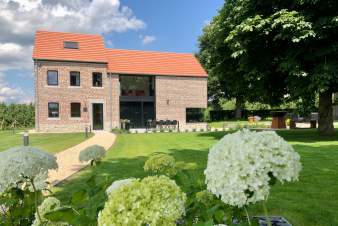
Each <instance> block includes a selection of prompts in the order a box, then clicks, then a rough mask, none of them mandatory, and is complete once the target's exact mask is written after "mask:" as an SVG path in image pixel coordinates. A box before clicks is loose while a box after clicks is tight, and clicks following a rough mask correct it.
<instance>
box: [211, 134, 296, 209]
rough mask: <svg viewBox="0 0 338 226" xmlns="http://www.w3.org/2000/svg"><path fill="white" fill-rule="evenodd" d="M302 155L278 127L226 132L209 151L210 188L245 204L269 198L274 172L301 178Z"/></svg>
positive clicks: (226, 200) (231, 201)
mask: <svg viewBox="0 0 338 226" xmlns="http://www.w3.org/2000/svg"><path fill="white" fill-rule="evenodd" d="M300 170H301V163H300V156H299V154H298V153H297V152H295V151H294V149H293V148H292V146H291V145H290V144H288V143H287V142H286V141H285V140H284V139H283V138H281V137H280V136H278V135H277V134H276V133H275V132H274V131H263V132H254V131H253V132H252V131H249V130H242V131H238V132H236V133H233V134H229V135H226V136H224V137H223V138H222V139H221V140H220V141H219V142H218V143H216V144H215V145H214V146H213V147H212V148H211V149H210V152H209V155H208V164H207V168H206V170H205V171H204V174H205V176H206V184H207V188H208V190H209V191H210V192H212V193H213V194H215V195H216V196H218V197H220V198H221V200H222V201H223V202H224V203H227V204H229V205H232V206H237V207H243V206H244V205H248V204H250V203H255V202H257V201H261V200H265V199H266V198H267V197H268V195H269V190H270V185H269V182H270V179H271V176H273V177H275V178H276V179H277V180H279V181H280V182H282V183H283V182H285V181H288V182H290V181H295V180H298V175H299V172H300Z"/></svg>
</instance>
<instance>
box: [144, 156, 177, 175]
mask: <svg viewBox="0 0 338 226" xmlns="http://www.w3.org/2000/svg"><path fill="white" fill-rule="evenodd" d="M143 169H144V171H145V172H148V173H151V174H154V175H166V176H168V177H173V176H175V175H176V174H177V169H176V163H175V159H174V157H172V156H170V155H167V154H161V153H158V154H155V155H152V156H150V157H149V159H148V160H147V161H146V162H145V164H144V167H143Z"/></svg>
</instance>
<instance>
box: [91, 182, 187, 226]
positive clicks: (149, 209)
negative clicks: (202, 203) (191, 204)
mask: <svg viewBox="0 0 338 226" xmlns="http://www.w3.org/2000/svg"><path fill="white" fill-rule="evenodd" d="M124 182H126V180H124ZM185 202H186V195H185V193H183V192H182V191H181V189H180V188H179V187H178V186H177V185H176V183H175V181H173V180H171V179H169V178H168V177H166V176H151V177H146V178H144V179H142V180H139V179H133V180H132V181H129V182H128V183H127V184H124V185H122V186H120V187H118V188H117V189H113V190H112V191H111V193H110V194H109V197H108V201H107V202H106V203H105V206H104V209H103V210H102V211H101V212H100V213H99V216H98V225H99V226H110V225H115V226H124V225H149V226H161V225H162V226H176V222H177V220H179V219H181V218H182V217H183V215H184V214H185Z"/></svg>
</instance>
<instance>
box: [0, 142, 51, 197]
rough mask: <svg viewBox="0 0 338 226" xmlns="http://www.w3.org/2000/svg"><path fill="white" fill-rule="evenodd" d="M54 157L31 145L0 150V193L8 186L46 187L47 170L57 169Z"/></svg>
mask: <svg viewBox="0 0 338 226" xmlns="http://www.w3.org/2000/svg"><path fill="white" fill-rule="evenodd" d="M57 167H58V165H57V163H56V157H55V156H54V155H51V154H48V153H46V152H44V151H41V150H40V149H37V148H33V147H15V148H11V149H8V150H6V151H3V152H0V178H1V180H0V193H3V192H5V191H7V190H8V189H10V188H17V187H18V188H22V187H25V186H28V187H29V189H30V190H31V191H32V190H33V187H32V185H33V183H34V185H35V188H36V189H37V190H42V189H44V188H45V187H46V183H45V181H46V179H47V176H48V170H50V169H57Z"/></svg>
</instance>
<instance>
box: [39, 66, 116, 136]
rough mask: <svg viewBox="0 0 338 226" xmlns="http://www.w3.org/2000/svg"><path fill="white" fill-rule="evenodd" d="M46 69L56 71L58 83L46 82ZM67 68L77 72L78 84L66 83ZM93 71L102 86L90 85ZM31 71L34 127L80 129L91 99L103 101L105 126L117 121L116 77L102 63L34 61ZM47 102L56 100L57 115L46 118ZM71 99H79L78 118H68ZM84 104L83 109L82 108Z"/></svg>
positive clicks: (88, 116) (88, 118) (88, 115)
mask: <svg viewBox="0 0 338 226" xmlns="http://www.w3.org/2000/svg"><path fill="white" fill-rule="evenodd" d="M48 70H56V71H58V80H59V84H58V86H48V85H47V71H48ZM70 71H79V72H80V87H71V86H70V75H69V74H70ZM93 72H101V73H102V79H103V87H92V73H93ZM35 74H36V78H35V85H36V89H35V91H36V97H35V98H36V112H37V116H36V119H37V121H36V122H37V123H36V129H37V130H38V131H46V132H48V131H55V132H56V131H57V132H60V131H84V128H85V127H86V126H90V125H91V122H92V119H91V112H92V108H91V103H103V104H104V116H103V117H104V129H105V130H110V129H111V127H113V128H114V127H117V126H118V125H119V79H118V75H111V76H109V77H108V75H107V69H106V64H98V63H78V62H51V61H38V62H36V69H35ZM110 90H112V94H111V95H110V92H109V91H110ZM110 99H112V101H110ZM48 102H58V103H59V118H57V119H55V118H48ZM72 102H79V103H81V117H80V118H71V116H70V103H72ZM84 108H87V112H84ZM111 119H112V120H111Z"/></svg>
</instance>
